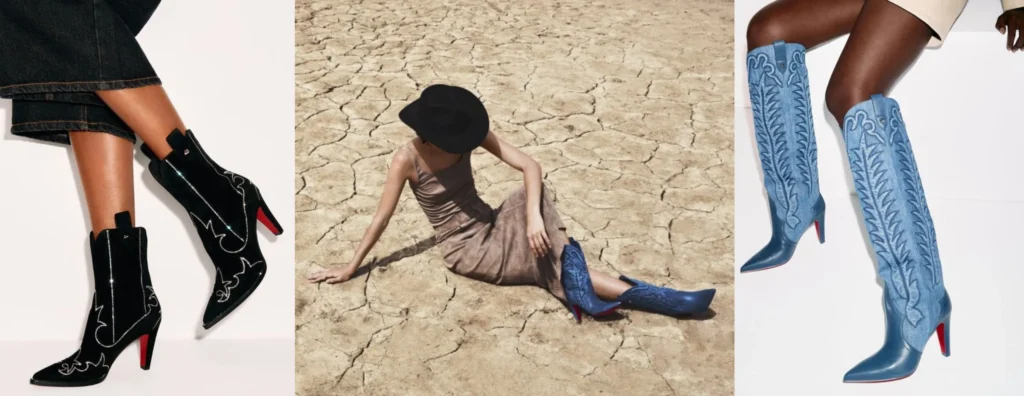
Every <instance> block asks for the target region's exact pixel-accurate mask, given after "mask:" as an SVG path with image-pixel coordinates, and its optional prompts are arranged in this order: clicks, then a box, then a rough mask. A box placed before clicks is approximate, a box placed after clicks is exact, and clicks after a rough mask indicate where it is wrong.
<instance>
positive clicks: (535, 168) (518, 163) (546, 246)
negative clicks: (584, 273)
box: [480, 132, 551, 257]
mask: <svg viewBox="0 0 1024 396" xmlns="http://www.w3.org/2000/svg"><path fill="white" fill-rule="evenodd" d="M480 146H481V147H483V148H484V149H486V150H487V151H489V152H490V153H491V154H494V156H495V157H498V159H500V160H501V161H502V162H504V163H506V164H508V165H509V166H511V167H513V168H515V169H517V170H519V171H520V172H523V184H524V185H525V187H526V207H527V214H526V226H527V227H526V228H527V234H528V236H529V238H530V247H531V248H532V249H533V253H534V254H535V255H537V256H538V257H540V256H543V255H544V254H546V253H547V252H548V251H549V250H550V249H551V240H550V239H548V235H547V232H546V231H545V229H544V219H543V217H542V216H541V213H540V194H541V183H542V180H541V178H542V176H543V173H542V172H541V169H540V164H538V163H537V161H535V160H534V159H533V158H531V157H530V156H529V155H527V154H526V153H524V152H522V151H520V150H519V149H518V148H516V147H515V146H513V145H511V144H508V143H506V142H505V141H504V140H501V138H499V137H498V136H497V135H495V134H494V133H493V132H489V133H488V134H487V137H486V138H484V142H483V143H482V144H481V145H480Z"/></svg>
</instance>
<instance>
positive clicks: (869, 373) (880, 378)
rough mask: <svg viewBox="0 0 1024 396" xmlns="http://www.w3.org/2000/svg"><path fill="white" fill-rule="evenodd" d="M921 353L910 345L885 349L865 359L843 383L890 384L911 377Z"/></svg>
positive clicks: (844, 377) (852, 370)
mask: <svg viewBox="0 0 1024 396" xmlns="http://www.w3.org/2000/svg"><path fill="white" fill-rule="evenodd" d="M920 361H921V352H918V351H915V350H914V349H913V348H911V347H910V346H909V345H906V344H903V345H901V346H896V345H894V346H893V347H883V348H882V350H880V351H878V353H875V354H874V355H872V356H871V357H869V358H867V359H864V361H862V362H860V363H859V364H857V365H856V366H854V367H853V368H852V369H850V371H848V372H847V373H846V375H844V376H843V382H848V383H871V382H888V381H895V380H898V379H902V378H906V377H909V376H910V375H911V374H914V371H915V370H917V364H918V363H919V362H920Z"/></svg>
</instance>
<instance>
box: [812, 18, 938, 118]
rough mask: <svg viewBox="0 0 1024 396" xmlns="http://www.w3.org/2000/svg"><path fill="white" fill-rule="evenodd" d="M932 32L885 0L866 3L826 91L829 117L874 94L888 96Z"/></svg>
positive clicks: (839, 116)
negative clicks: (830, 114)
mask: <svg viewBox="0 0 1024 396" xmlns="http://www.w3.org/2000/svg"><path fill="white" fill-rule="evenodd" d="M933 34H934V33H933V32H932V30H931V28H929V27H928V25H926V24H925V23H924V22H922V21H921V20H920V19H918V18H917V17H915V16H914V15H912V14H910V13H909V12H907V11H906V10H904V9H903V8H900V7H899V6H897V5H894V4H892V3H890V2H888V1H887V0H867V1H866V2H865V4H864V9H863V10H862V11H861V13H860V16H859V17H858V18H857V23H856V24H855V25H854V27H853V31H852V32H851V33H850V39H849V40H848V41H847V43H846V48H843V53H842V55H840V56H839V63H838V64H837V65H836V69H835V71H833V72H832V79H831V80H829V82H828V89H827V90H826V91H825V103H826V104H827V105H828V109H829V112H831V113H832V116H834V117H835V118H836V120H839V121H840V123H841V122H842V119H843V117H845V116H846V112H847V111H849V110H850V108H852V107H853V106H855V105H857V104H858V103H860V102H863V101H865V100H868V99H870V98H871V95H873V94H886V93H888V92H889V90H890V89H891V88H892V86H893V84H895V83H896V80H898V79H899V78H900V76H901V75H903V73H904V72H905V71H907V69H908V68H910V66H911V65H912V64H913V63H914V61H915V60H916V59H917V57H918V56H920V55H921V52H922V51H924V48H925V46H927V45H928V41H929V40H931V37H932V35H933Z"/></svg>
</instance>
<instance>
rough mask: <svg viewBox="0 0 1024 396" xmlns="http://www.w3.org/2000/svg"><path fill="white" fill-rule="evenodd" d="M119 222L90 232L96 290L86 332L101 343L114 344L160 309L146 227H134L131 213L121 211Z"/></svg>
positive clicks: (117, 220)
mask: <svg viewBox="0 0 1024 396" xmlns="http://www.w3.org/2000/svg"><path fill="white" fill-rule="evenodd" d="M115 222H116V224H117V227H116V228H112V229H107V230H103V231H100V232H99V233H98V234H95V235H93V234H90V239H91V248H92V264H93V274H94V278H95V292H94V295H93V304H92V307H91V308H92V311H91V312H90V315H89V321H88V324H87V332H86V333H87V336H88V335H92V336H93V337H94V338H95V341H96V343H97V344H98V345H101V346H110V345H113V344H114V343H116V342H118V340H120V339H121V338H123V337H124V336H125V334H128V333H129V332H131V331H134V330H136V329H135V327H137V324H138V323H139V322H140V320H142V319H144V318H147V317H150V316H153V315H151V313H153V312H154V311H155V312H159V311H160V302H159V301H158V300H157V298H156V293H155V292H154V290H153V283H152V280H151V278H150V274H149V264H148V260H147V254H148V252H147V250H146V246H147V239H146V230H145V229H143V228H141V227H132V225H131V219H130V216H129V214H128V212H122V213H118V214H117V215H116V216H115ZM151 319H153V318H151ZM154 320H155V319H154Z"/></svg>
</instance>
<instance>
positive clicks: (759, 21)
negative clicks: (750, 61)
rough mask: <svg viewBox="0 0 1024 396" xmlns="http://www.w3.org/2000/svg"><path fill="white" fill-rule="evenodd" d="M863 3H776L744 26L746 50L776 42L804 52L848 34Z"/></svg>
mask: <svg viewBox="0 0 1024 396" xmlns="http://www.w3.org/2000/svg"><path fill="white" fill-rule="evenodd" d="M863 7H864V0H833V1H820V0H779V1H776V2H773V3H771V4H769V5H767V6H765V7H764V8H762V9H761V10H760V11H758V12H757V14H754V17H753V18H751V19H750V23H749V24H748V25H747V50H748V51H750V50H753V49H755V48H757V47H763V46H766V45H769V44H772V43H774V42H776V41H778V40H782V41H786V42H789V43H798V44H801V45H803V46H804V47H805V48H807V49H811V48H814V47H816V46H818V45H820V44H822V43H825V42H826V41H829V40H832V39H834V38H836V37H839V36H842V35H844V34H848V33H850V31H852V30H853V25H854V23H855V22H857V16H858V15H860V11H861V8H863Z"/></svg>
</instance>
